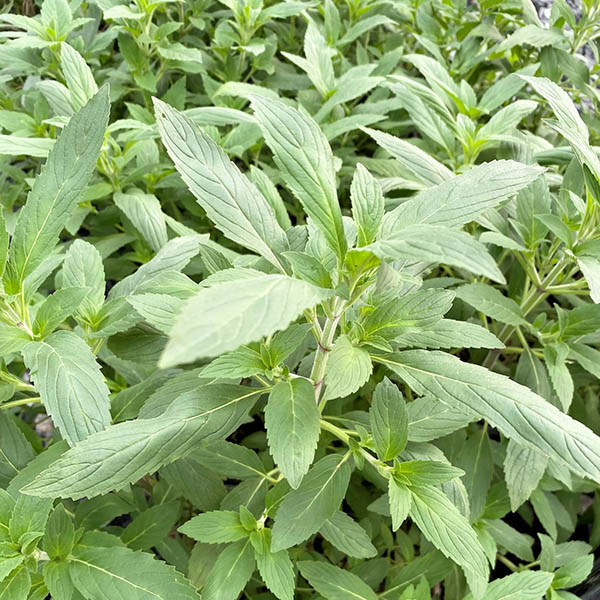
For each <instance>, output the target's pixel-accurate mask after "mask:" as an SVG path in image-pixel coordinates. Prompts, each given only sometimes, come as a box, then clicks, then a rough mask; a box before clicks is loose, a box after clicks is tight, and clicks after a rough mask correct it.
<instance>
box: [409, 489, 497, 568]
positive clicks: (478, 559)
mask: <svg viewBox="0 0 600 600" xmlns="http://www.w3.org/2000/svg"><path fill="white" fill-rule="evenodd" d="M411 495H412V502H411V505H410V510H409V514H410V517H411V518H412V520H413V521H414V522H415V523H416V524H417V526H418V527H419V529H420V530H421V532H422V533H423V535H424V536H425V537H426V538H427V539H428V540H429V541H430V542H431V543H432V544H433V545H434V546H435V547H436V548H438V550H440V551H441V552H442V553H443V554H444V555H446V556H447V557H448V558H451V559H452V560H453V561H454V562H455V563H457V564H459V565H460V566H461V567H462V568H463V569H464V570H465V573H466V574H467V576H468V573H469V572H470V573H473V574H474V575H475V576H476V577H477V578H478V579H482V580H487V576H488V566H487V559H486V557H485V554H484V551H483V548H482V547H481V544H480V543H479V540H478V539H477V534H476V533H475V531H474V530H473V528H472V527H471V526H470V525H469V522H468V521H467V520H466V519H465V517H463V516H462V515H461V514H460V512H459V511H458V509H457V508H456V506H455V505H454V504H453V503H452V502H450V500H449V499H448V498H447V497H446V496H445V495H444V494H443V493H442V492H441V491H440V490H439V489H437V488H436V487H433V486H424V487H417V488H411Z"/></svg>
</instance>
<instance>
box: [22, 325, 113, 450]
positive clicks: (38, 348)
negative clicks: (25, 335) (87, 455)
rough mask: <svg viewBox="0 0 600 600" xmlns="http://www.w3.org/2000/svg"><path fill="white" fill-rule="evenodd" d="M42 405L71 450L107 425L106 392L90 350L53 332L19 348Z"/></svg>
mask: <svg viewBox="0 0 600 600" xmlns="http://www.w3.org/2000/svg"><path fill="white" fill-rule="evenodd" d="M23 357H24V359H25V364H26V365H27V367H28V368H29V370H30V372H31V376H32V378H33V381H34V382H35V387H36V390H37V391H38V392H39V394H40V397H41V399H42V402H43V403H44V406H45V407H46V410H47V411H48V414H50V415H51V416H52V419H53V421H54V423H55V424H56V425H57V426H58V428H59V429H60V432H61V434H62V435H63V437H64V438H65V439H66V440H67V442H69V444H70V445H71V446H73V445H74V444H76V443H77V442H80V441H81V440H84V439H85V438H87V437H88V436H89V435H91V434H93V433H96V432H98V431H102V430H103V429H104V428H105V427H106V426H107V425H108V424H109V423H110V402H109V399H108V394H109V390H108V387H107V386H106V383H105V382H104V377H103V375H102V373H101V371H100V366H99V365H98V363H97V362H96V358H95V356H94V355H93V353H92V351H91V349H90V347H89V346H88V345H87V344H86V343H85V342H84V341H83V340H82V339H81V338H80V337H79V336H77V335H76V334H74V333H73V332H71V331H57V332H55V333H53V334H51V335H49V336H48V337H47V338H46V339H45V340H43V341H41V342H31V343H29V344H27V346H25V348H23Z"/></svg>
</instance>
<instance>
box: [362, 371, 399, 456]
mask: <svg viewBox="0 0 600 600" xmlns="http://www.w3.org/2000/svg"><path fill="white" fill-rule="evenodd" d="M369 419H370V423H371V431H372V432H373V442H374V443H375V448H376V449H377V455H378V456H379V458H380V459H381V460H384V461H388V460H392V459H393V458H396V456H398V454H400V452H402V450H404V447H405V446H406V442H407V439H408V412H407V410H406V404H405V402H404V398H403V397H402V394H401V393H400V390H399V389H398V388H397V387H396V386H395V385H394V384H393V383H392V382H391V381H390V380H389V379H388V378H387V377H385V378H384V379H383V381H382V382H381V383H379V384H378V385H377V387H376V388H375V392H374V393H373V402H372V404H371V409H370V410H369Z"/></svg>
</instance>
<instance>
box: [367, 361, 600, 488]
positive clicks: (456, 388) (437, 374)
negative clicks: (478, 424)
mask: <svg viewBox="0 0 600 600" xmlns="http://www.w3.org/2000/svg"><path fill="white" fill-rule="evenodd" d="M378 360H381V362H383V363H384V364H386V365H387V366H388V367H389V368H390V369H392V370H393V371H394V372H395V373H396V374H398V375H399V376H400V377H401V378H402V379H403V380H404V381H406V382H407V383H408V384H409V385H410V386H411V387H412V388H413V389H414V390H415V391H417V392H418V393H420V394H430V395H432V396H434V397H435V398H438V399H439V400H441V401H442V402H444V403H445V404H448V405H449V406H451V407H453V408H457V409H459V410H462V411H464V412H465V413H466V414H469V415H475V416H478V417H480V418H483V419H485V420H486V421H488V422H489V423H490V425H493V426H494V427H497V428H498V429H499V430H500V431H501V432H502V433H503V434H504V435H505V436H507V437H509V438H512V439H514V440H515V441H516V442H517V443H519V444H521V445H523V446H527V447H529V448H533V449H535V450H538V451H539V452H541V453H542V454H545V455H546V456H549V457H552V458H554V459H556V460H558V461H559V462H561V463H562V464H564V465H565V466H567V467H568V468H569V469H571V470H572V471H573V472H574V473H577V474H578V475H580V476H582V477H589V478H590V479H593V480H594V481H596V482H600V438H599V437H598V436H596V435H595V434H594V433H593V432H592V431H591V430H589V429H588V428H587V427H586V426H585V425H583V424H582V423H580V422H579V421H576V420H575V419H572V418H571V417H569V416H568V415H565V414H564V413H562V412H561V411H559V410H558V409H557V408H555V407H554V406H553V405H552V404H550V403H549V402H546V401H545V400H544V399H543V398H541V397H540V396H538V395H537V394H535V393H534V392H532V391H531V390H530V389H529V388H526V387H525V386H522V385H519V384H518V383H515V382H514V381H512V380H510V379H508V377H505V376H503V375H499V374H498V373H493V372H492V371H488V370H487V369H484V368H483V367H480V366H478V365H472V364H468V363H463V362H461V361H460V360H459V359H458V358H456V357H454V356H451V355H449V354H445V353H444V352H427V351H426V350H409V351H406V352H400V353H398V354H393V355H391V356H388V357H385V358H381V359H378Z"/></svg>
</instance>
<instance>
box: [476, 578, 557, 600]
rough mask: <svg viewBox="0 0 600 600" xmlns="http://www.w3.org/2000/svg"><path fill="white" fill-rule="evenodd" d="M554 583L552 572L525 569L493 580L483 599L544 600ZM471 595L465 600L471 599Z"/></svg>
mask: <svg viewBox="0 0 600 600" xmlns="http://www.w3.org/2000/svg"><path fill="white" fill-rule="evenodd" d="M551 583H552V573H544V572H543V571H523V572H521V573H512V574H511V575H507V576H506V577H501V578H500V579H496V580H495V581H492V582H491V583H490V584H489V585H488V587H487V590H486V591H485V594H484V596H483V599H482V600H542V598H543V597H544V594H545V593H546V592H547V591H548V588H549V587H550V584H551ZM471 599H472V596H471V595H469V596H468V598H466V599H465V600H471Z"/></svg>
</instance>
